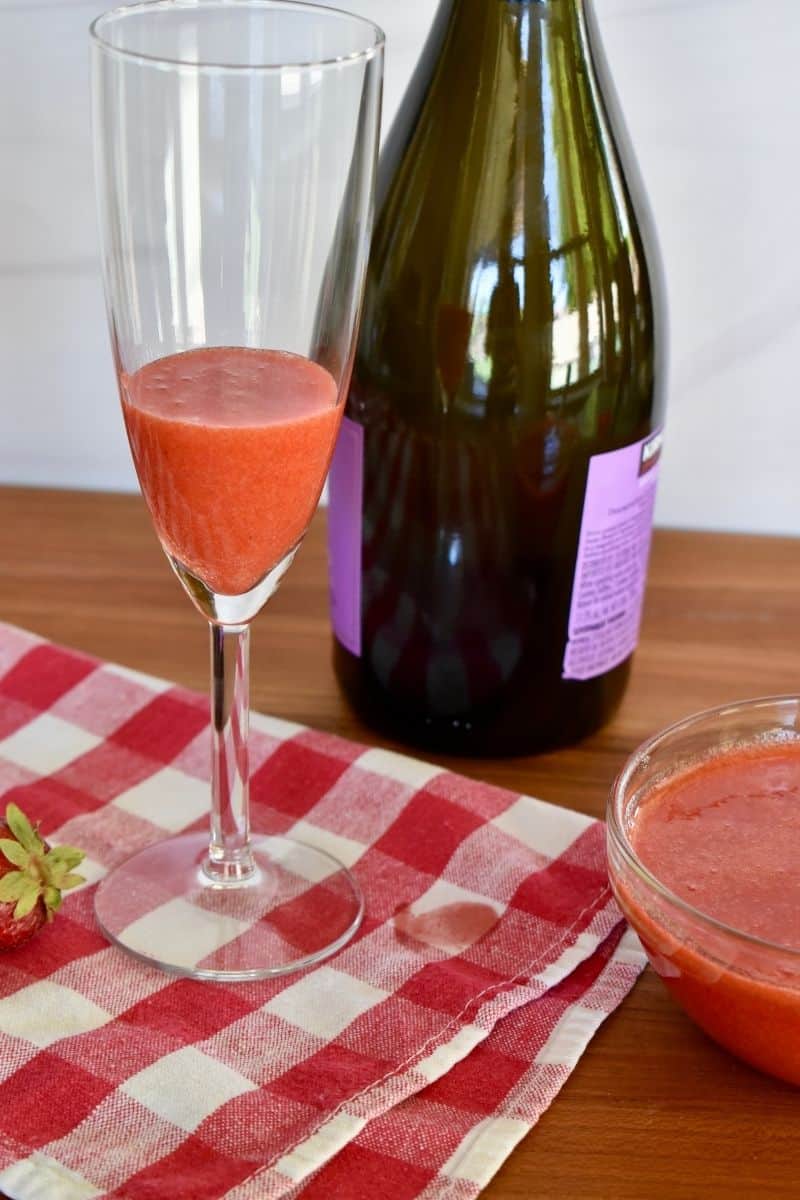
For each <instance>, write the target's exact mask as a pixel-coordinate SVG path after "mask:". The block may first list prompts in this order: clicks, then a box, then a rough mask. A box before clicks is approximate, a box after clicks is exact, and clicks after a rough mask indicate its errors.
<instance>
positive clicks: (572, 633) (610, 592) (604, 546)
mask: <svg viewBox="0 0 800 1200" xmlns="http://www.w3.org/2000/svg"><path fill="white" fill-rule="evenodd" d="M661 441H662V434H661V430H658V431H656V432H655V433H651V434H650V435H649V436H648V437H646V438H644V439H643V440H642V441H641V442H635V443H634V444H633V445H631V446H625V448H624V449H622V450H612V451H611V452H610V453H608V454H595V455H594V457H593V458H591V459H590V460H589V476H588V479H587V481H586V497H585V499H584V503H583V516H582V518H581V532H580V538H579V541H578V557H577V561H576V563H575V578H574V581H573V584H572V603H571V605H570V613H569V629H568V637H567V647H566V650H565V652H564V666H563V671H562V674H563V678H564V679H593V678H594V677H595V676H596V675H602V674H604V673H605V672H606V671H610V670H611V669H612V667H616V666H618V665H619V664H620V663H621V662H624V660H625V659H626V658H627V657H628V655H629V654H632V653H633V651H634V650H635V649H636V645H637V642H638V641H639V625H640V623H641V617H642V603H643V600H644V587H645V582H646V578H647V560H648V557H649V554H650V539H651V535H652V529H653V506H654V504H655V497H656V482H657V479H658V461H659V457H660V454H661Z"/></svg>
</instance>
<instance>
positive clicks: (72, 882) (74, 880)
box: [59, 873, 86, 892]
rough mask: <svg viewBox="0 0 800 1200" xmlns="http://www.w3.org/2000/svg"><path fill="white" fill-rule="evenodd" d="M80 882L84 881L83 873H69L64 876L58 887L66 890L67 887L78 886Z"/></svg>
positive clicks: (63, 890)
mask: <svg viewBox="0 0 800 1200" xmlns="http://www.w3.org/2000/svg"><path fill="white" fill-rule="evenodd" d="M81 883H86V877H85V876H84V875H74V874H72V873H70V874H69V875H65V876H64V878H63V879H62V880H61V883H60V884H59V887H60V888H61V890H62V892H66V891H67V890H68V889H69V888H74V887H78V885H79V884H81Z"/></svg>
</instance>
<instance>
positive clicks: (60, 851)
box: [44, 846, 86, 871]
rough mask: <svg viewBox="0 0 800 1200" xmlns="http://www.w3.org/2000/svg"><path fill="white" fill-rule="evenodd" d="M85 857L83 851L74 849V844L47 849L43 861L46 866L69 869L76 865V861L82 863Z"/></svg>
mask: <svg viewBox="0 0 800 1200" xmlns="http://www.w3.org/2000/svg"><path fill="white" fill-rule="evenodd" d="M85 857H86V856H85V854H84V853H83V851H82V850H76V849H75V847H74V846H55V847H54V848H53V849H52V850H48V852H47V854H46V855H45V856H44V861H45V863H46V864H47V865H48V867H60V868H62V869H64V870H66V871H71V870H72V868H73V867H77V865H78V863H82V862H83V860H84V858H85Z"/></svg>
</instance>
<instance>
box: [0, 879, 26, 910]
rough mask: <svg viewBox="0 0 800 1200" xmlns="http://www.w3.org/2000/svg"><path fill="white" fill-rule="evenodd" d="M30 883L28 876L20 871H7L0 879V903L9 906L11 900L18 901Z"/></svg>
mask: <svg viewBox="0 0 800 1200" xmlns="http://www.w3.org/2000/svg"><path fill="white" fill-rule="evenodd" d="M30 882H31V878H30V876H29V875H25V874H23V872H22V871H9V872H8V874H7V875H4V876H3V878H2V879H0V901H2V903H4V904H10V903H11V902H12V901H13V900H19V898H20V896H21V895H22V893H23V891H24V890H25V888H26V887H27V885H28V884H29V883H30Z"/></svg>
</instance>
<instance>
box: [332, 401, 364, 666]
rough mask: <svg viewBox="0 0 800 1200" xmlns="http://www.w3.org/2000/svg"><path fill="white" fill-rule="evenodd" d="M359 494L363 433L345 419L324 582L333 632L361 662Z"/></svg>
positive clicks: (334, 474) (335, 464)
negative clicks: (327, 589) (329, 593)
mask: <svg viewBox="0 0 800 1200" xmlns="http://www.w3.org/2000/svg"><path fill="white" fill-rule="evenodd" d="M363 491H364V429H363V427H362V426H361V425H359V424H358V422H357V421H351V420H350V418H349V417H343V418H342V425H341V428H340V430H339V438H338V441H337V442H336V449H335V450H334V453H333V461H332V462H331V469H330V474H329V476H328V580H329V583H330V592H331V625H332V626H333V632H334V634H335V635H336V637H337V639H338V640H339V641H340V642H341V644H342V645H343V646H344V648H345V649H346V650H349V651H350V653H351V654H355V655H356V656H357V657H359V658H360V657H361V507H362V502H363Z"/></svg>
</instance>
